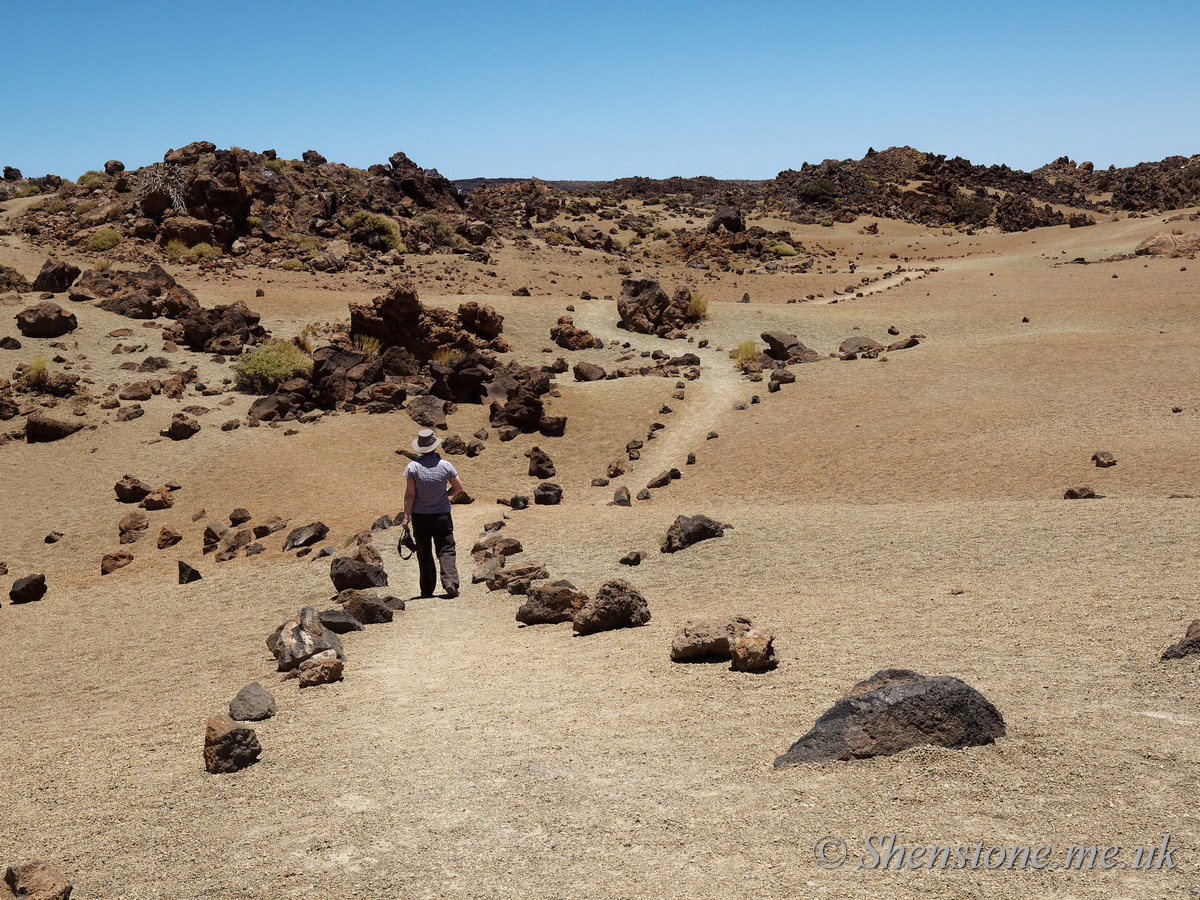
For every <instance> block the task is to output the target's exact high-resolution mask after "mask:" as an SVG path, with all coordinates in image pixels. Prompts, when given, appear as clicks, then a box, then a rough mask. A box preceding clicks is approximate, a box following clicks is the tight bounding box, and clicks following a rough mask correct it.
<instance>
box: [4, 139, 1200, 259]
mask: <svg viewBox="0 0 1200 900" xmlns="http://www.w3.org/2000/svg"><path fill="white" fill-rule="evenodd" d="M33 195H37V199H36V200H35V201H34V202H33V203H32V204H30V205H29V206H28V208H27V209H26V210H25V212H24V215H22V216H20V217H19V218H17V219H16V227H17V228H19V229H20V230H22V231H23V232H24V233H25V234H26V235H28V236H29V238H30V239H31V240H32V241H33V242H34V243H35V244H38V245H44V246H46V248H47V249H48V250H50V251H51V252H53V250H54V248H55V246H57V245H65V246H69V247H71V248H73V249H74V250H76V251H78V252H92V253H97V254H104V255H105V257H106V258H109V259H116V260H125V261H130V262H138V263H142V262H148V261H161V260H162V259H163V258H164V257H165V258H167V259H169V260H172V261H183V262H189V261H192V262H197V261H198V262H201V263H202V264H204V265H219V264H222V260H224V261H226V262H227V261H228V260H229V259H231V258H240V259H241V260H243V261H244V262H245V263H249V264H253V265H260V266H271V267H279V268H285V269H288V268H303V269H306V270H309V269H311V270H319V271H329V270H338V269H341V268H344V267H345V266H346V265H347V264H348V263H352V262H354V261H358V262H360V263H363V264H368V265H377V264H384V265H386V264H389V263H394V262H396V261H397V260H398V258H399V257H400V255H401V254H404V253H433V252H439V251H441V252H456V253H471V254H474V255H476V256H477V257H479V258H480V259H486V257H487V254H488V247H489V246H490V247H492V248H493V249H494V248H495V247H496V246H498V245H496V244H495V242H494V238H495V237H505V238H508V239H509V240H520V239H521V238H522V236H523V235H528V234H530V233H531V230H532V229H535V228H536V227H537V226H539V225H540V226H543V228H542V229H540V230H541V231H542V232H544V233H546V232H549V231H554V234H552V235H549V234H544V236H546V237H547V240H548V241H549V242H551V243H554V244H559V245H562V244H567V245H578V246H596V247H600V248H601V249H604V250H606V251H607V252H618V253H619V252H622V251H621V248H619V247H617V248H613V247H612V246H611V243H612V242H611V241H605V240H604V239H603V236H602V235H600V236H598V235H597V234H592V233H591V231H589V232H587V234H586V237H581V234H582V233H583V230H582V229H581V230H580V232H575V231H572V230H571V229H570V228H568V227H566V226H565V225H564V224H563V223H562V222H561V221H560V222H558V223H555V221H554V220H555V219H557V218H559V217H560V216H565V217H567V219H570V220H576V221H579V220H581V217H583V216H586V215H596V216H598V217H599V218H600V219H602V220H603V219H608V220H617V222H618V223H619V224H621V225H622V227H624V228H627V229H632V230H634V231H636V232H637V233H638V234H639V236H643V237H644V232H646V231H647V230H654V229H655V228H656V227H657V225H658V224H660V223H658V221H657V220H656V219H655V217H654V215H653V214H647V215H642V214H639V213H637V212H636V210H631V209H630V208H629V207H628V205H627V202H628V201H630V200H638V201H643V203H648V204H653V205H658V204H661V205H662V207H663V208H664V209H668V210H676V211H685V212H686V213H687V214H688V215H689V216H693V217H695V216H704V217H707V216H709V215H711V214H712V213H713V212H715V211H716V210H717V209H720V208H734V209H735V210H742V211H744V212H747V213H748V212H751V211H753V212H754V213H755V214H756V215H759V214H770V215H772V216H774V217H776V218H783V219H790V220H791V221H794V222H797V223H800V224H816V223H820V224H824V225H832V224H834V223H835V222H842V223H849V222H853V221H855V220H856V219H857V218H858V217H859V216H866V215H870V216H875V217H882V218H888V219H896V220H902V221H906V222H914V223H918V224H922V225H927V226H952V227H957V228H960V229H964V230H965V229H975V228H983V227H994V228H999V229H1000V230H1003V231H1018V230H1022V229H1028V228H1037V227H1041V226H1048V225H1059V224H1064V223H1069V224H1071V225H1072V226H1079V225H1090V224H1093V223H1094V222H1095V218H1096V216H1104V215H1114V214H1148V213H1150V212H1153V211H1156V210H1160V211H1161V210H1165V209H1173V208H1180V207H1184V206H1188V205H1194V204H1198V203H1200V156H1193V157H1190V158H1189V157H1183V156H1172V157H1168V158H1166V159H1164V160H1162V161H1160V162H1155V163H1139V164H1138V165H1136V166H1132V167H1130V168H1125V169H1117V168H1115V167H1110V168H1109V169H1107V170H1104V171H1097V170H1096V169H1095V168H1094V166H1093V165H1092V164H1091V163H1089V162H1084V163H1082V164H1076V163H1075V162H1074V161H1073V160H1070V159H1068V158H1067V157H1065V156H1064V157H1060V158H1059V159H1057V160H1055V161H1054V162H1052V163H1050V164H1048V165H1046V166H1042V167H1041V168H1038V169H1036V170H1034V171H1033V172H1021V171H1018V170H1015V169H1010V168H1009V167H1008V166H1002V165H1000V166H996V165H994V166H976V165H972V164H971V163H970V162H969V161H968V160H965V159H962V158H959V157H955V158H953V159H947V158H946V157H945V156H944V155H935V154H932V153H926V152H923V151H919V150H915V149H913V148H911V147H892V148H890V149H888V150H884V151H880V152H877V151H875V150H874V149H869V150H868V151H867V153H866V154H865V155H864V156H863V158H862V159H860V160H825V161H824V162H821V163H819V164H815V165H814V164H809V163H804V164H803V165H802V166H801V167H800V169H799V170H793V169H788V170H786V171H783V172H780V173H779V174H778V175H777V176H776V177H775V178H774V179H770V180H766V181H753V180H728V179H726V180H721V179H716V178H711V177H707V176H700V177H694V178H680V177H673V178H665V179H651V178H644V177H630V178H620V179H616V180H614V181H557V182H550V181H542V180H540V179H537V178H531V179H510V178H472V179H464V180H461V181H458V182H453V181H450V180H449V179H447V178H445V177H444V176H442V175H441V174H439V173H438V171H437V170H436V169H423V168H421V167H419V166H418V165H417V164H416V163H414V162H413V161H412V160H410V159H409V158H408V157H407V156H405V154H403V153H396V154H394V155H393V156H392V157H391V158H390V159H389V161H388V162H387V163H386V164H382V163H381V164H376V165H372V166H370V167H368V168H367V169H365V170H364V169H356V168H352V167H349V166H346V165H344V164H342V163H336V162H333V163H331V162H329V161H328V160H326V159H325V157H323V156H322V155H321V154H320V153H317V152H316V151H313V150H309V151H306V152H305V153H304V154H303V156H302V158H301V159H299V160H283V159H279V158H277V155H276V154H275V152H274V151H271V150H267V151H264V152H262V153H255V152H252V151H249V150H244V149H241V148H238V147H232V148H229V149H225V150H223V149H218V148H217V147H216V146H215V145H214V144H212V143H211V142H208V141H196V142H194V143H191V144H188V145H187V146H185V147H181V148H178V149H172V150H169V151H168V152H167V153H166V154H165V155H164V157H163V161H162V162H161V163H156V164H154V165H153V166H147V167H145V168H142V169H138V170H136V171H132V172H127V171H125V167H124V165H123V164H122V163H120V162H119V161H117V160H109V161H108V162H106V163H105V164H104V167H103V171H101V170H99V169H97V170H94V171H90V172H87V173H85V174H84V175H83V176H81V177H80V179H79V181H78V182H77V183H73V182H71V181H68V180H65V179H62V178H60V177H57V176H55V175H45V176H41V177H37V178H26V177H24V176H23V174H22V173H21V172H20V171H18V170H17V169H14V168H12V167H5V169H4V170H3V180H0V202H4V201H5V200H8V199H12V198H15V197H22V196H24V197H28V196H33ZM1064 209H1065V211H1064ZM739 221H740V220H739ZM759 230H761V229H759ZM592 231H596V229H592ZM713 231H714V232H715V233H716V238H714V239H721V240H722V241H723V242H724V243H728V244H730V246H731V247H733V248H734V250H735V251H737V252H754V250H755V248H756V247H758V246H759V245H760V244H761V243H762V241H761V240H758V239H757V238H761V236H757V237H756V239H755V240H751V241H749V242H748V243H747V242H746V241H745V240H742V239H739V240H738V241H726V240H725V238H724V237H722V236H723V235H724V236H726V237H727V236H728V234H729V233H730V232H729V231H728V229H726V230H721V229H718V228H714V229H713ZM752 237H754V236H752ZM775 237H776V238H779V239H784V240H786V239H787V234H786V232H780V233H777V234H776V235H775ZM677 238H678V240H677V241H676V242H675V243H676V245H677V246H676V250H677V252H678V253H679V254H680V255H681V257H686V258H688V259H691V258H692V257H693V255H694V254H695V253H697V252H699V251H700V250H702V249H704V245H705V243H706V241H705V240H700V241H699V242H697V241H696V240H693V239H691V238H687V239H685V238H684V237H682V236H677ZM708 243H711V240H710V241H708ZM734 245H736V246H734ZM738 248H741V249H740V250H739V249H738Z"/></svg>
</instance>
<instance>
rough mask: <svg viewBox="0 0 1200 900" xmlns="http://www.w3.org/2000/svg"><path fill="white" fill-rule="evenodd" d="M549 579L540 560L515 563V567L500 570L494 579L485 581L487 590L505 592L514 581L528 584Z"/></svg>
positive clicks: (544, 565) (548, 574)
mask: <svg viewBox="0 0 1200 900" xmlns="http://www.w3.org/2000/svg"><path fill="white" fill-rule="evenodd" d="M549 577H550V573H549V572H547V571H546V564H545V563H544V562H541V561H540V560H538V561H534V562H523V563H517V564H516V565H513V566H506V567H505V568H502V569H500V570H499V571H498V572H497V573H496V575H495V576H494V577H492V578H489V579H488V580H487V589H488V590H489V591H505V590H508V588H509V587H511V586H512V584H513V583H514V582H516V581H524V582H526V583H528V582H533V581H541V580H543V579H546V578H549Z"/></svg>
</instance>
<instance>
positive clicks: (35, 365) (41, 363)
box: [22, 356, 50, 391]
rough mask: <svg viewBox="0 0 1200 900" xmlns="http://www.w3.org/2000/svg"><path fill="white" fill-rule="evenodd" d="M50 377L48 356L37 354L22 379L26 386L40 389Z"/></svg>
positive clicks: (31, 388)
mask: <svg viewBox="0 0 1200 900" xmlns="http://www.w3.org/2000/svg"><path fill="white" fill-rule="evenodd" d="M49 378H50V372H49V371H47V369H46V357H44V356H36V357H34V360H33V362H32V363H31V364H30V366H29V368H27V369H26V370H25V376H24V378H23V379H22V380H23V381H24V382H25V387H26V388H29V389H30V390H37V391H40V390H41V389H42V388H44V387H45V386H46V381H47V380H48V379H49Z"/></svg>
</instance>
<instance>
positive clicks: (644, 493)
mask: <svg viewBox="0 0 1200 900" xmlns="http://www.w3.org/2000/svg"><path fill="white" fill-rule="evenodd" d="M652 496H653V495H652V494H651V493H650V491H649V490H647V489H646V488H642V489H641V490H640V491H638V492H637V498H638V499H639V500H649V499H650V498H651V497H652Z"/></svg>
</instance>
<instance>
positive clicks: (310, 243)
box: [287, 232, 321, 253]
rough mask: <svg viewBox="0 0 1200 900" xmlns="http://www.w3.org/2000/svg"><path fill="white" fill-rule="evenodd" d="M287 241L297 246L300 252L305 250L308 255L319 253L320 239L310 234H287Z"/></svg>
mask: <svg viewBox="0 0 1200 900" xmlns="http://www.w3.org/2000/svg"><path fill="white" fill-rule="evenodd" d="M287 239H288V240H289V241H291V242H292V243H293V244H296V245H297V246H299V247H300V249H301V250H307V251H308V252H309V253H320V252H321V239H320V238H318V237H314V236H313V235H311V234H300V233H299V232H292V233H291V234H289V235H288V236H287Z"/></svg>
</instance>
